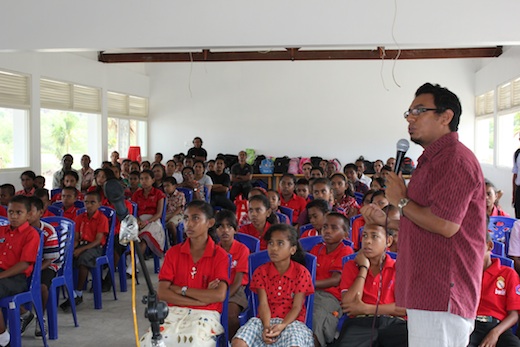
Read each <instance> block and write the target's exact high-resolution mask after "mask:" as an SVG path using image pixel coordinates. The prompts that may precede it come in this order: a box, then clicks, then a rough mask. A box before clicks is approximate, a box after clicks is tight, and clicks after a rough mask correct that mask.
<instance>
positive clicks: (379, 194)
mask: <svg viewBox="0 0 520 347" xmlns="http://www.w3.org/2000/svg"><path fill="white" fill-rule="evenodd" d="M370 203H371V204H375V205H376V206H378V207H379V208H380V209H383V208H385V207H386V206H388V205H389V204H390V203H389V202H388V199H387V198H386V194H385V191H384V190H378V191H376V192H374V194H372V199H371V200H370Z"/></svg>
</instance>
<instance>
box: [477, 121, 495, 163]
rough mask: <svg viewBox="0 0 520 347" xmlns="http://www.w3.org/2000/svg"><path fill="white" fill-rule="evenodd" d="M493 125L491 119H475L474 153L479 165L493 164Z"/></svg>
mask: <svg viewBox="0 0 520 347" xmlns="http://www.w3.org/2000/svg"><path fill="white" fill-rule="evenodd" d="M494 123H495V122H494V119H493V117H489V118H483V119H482V118H481V119H477V123H476V134H475V138H476V145H475V152H476V155H477V158H478V160H479V161H480V162H481V163H486V164H493V148H495V144H494V137H493V135H494Z"/></svg>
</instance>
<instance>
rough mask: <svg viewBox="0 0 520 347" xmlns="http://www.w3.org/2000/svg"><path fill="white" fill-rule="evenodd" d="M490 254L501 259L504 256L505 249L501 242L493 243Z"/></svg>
mask: <svg viewBox="0 0 520 347" xmlns="http://www.w3.org/2000/svg"><path fill="white" fill-rule="evenodd" d="M491 253H492V254H495V255H499V256H501V257H505V256H506V247H505V245H504V244H503V243H502V242H498V241H493V249H492V250H491Z"/></svg>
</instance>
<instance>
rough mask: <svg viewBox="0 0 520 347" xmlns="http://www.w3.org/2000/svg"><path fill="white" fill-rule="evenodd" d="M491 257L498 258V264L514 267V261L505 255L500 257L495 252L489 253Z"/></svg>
mask: <svg viewBox="0 0 520 347" xmlns="http://www.w3.org/2000/svg"><path fill="white" fill-rule="evenodd" d="M491 259H499V260H500V265H502V266H509V267H510V268H512V269H514V268H515V262H514V261H513V259H509V258H507V257H502V256H500V255H496V254H493V253H492V254H491Z"/></svg>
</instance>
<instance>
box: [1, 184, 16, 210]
mask: <svg viewBox="0 0 520 347" xmlns="http://www.w3.org/2000/svg"><path fill="white" fill-rule="evenodd" d="M14 193H15V189H14V186H13V185H12V184H10V183H4V184H2V185H1V186H0V205H2V206H7V205H9V201H11V199H12V198H13V196H14Z"/></svg>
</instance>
